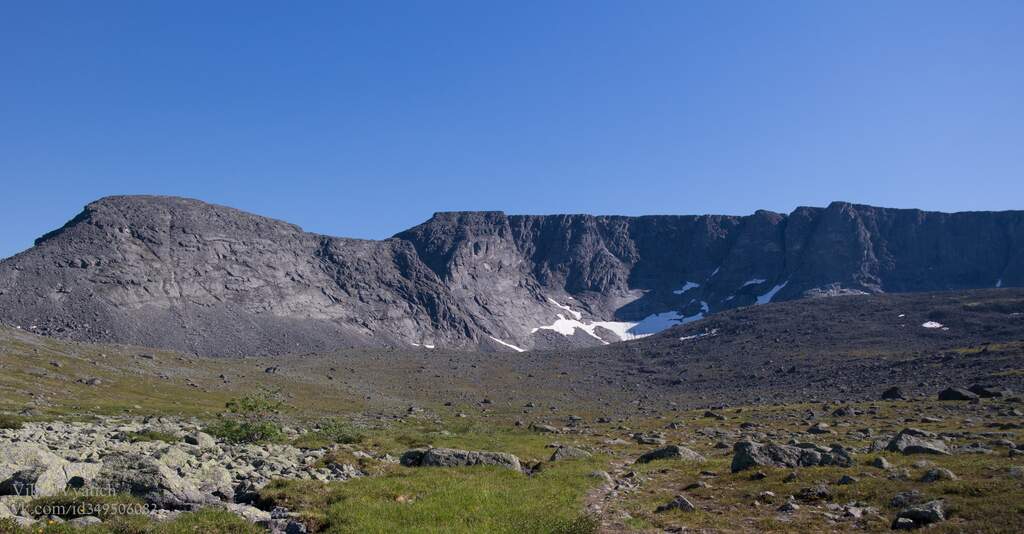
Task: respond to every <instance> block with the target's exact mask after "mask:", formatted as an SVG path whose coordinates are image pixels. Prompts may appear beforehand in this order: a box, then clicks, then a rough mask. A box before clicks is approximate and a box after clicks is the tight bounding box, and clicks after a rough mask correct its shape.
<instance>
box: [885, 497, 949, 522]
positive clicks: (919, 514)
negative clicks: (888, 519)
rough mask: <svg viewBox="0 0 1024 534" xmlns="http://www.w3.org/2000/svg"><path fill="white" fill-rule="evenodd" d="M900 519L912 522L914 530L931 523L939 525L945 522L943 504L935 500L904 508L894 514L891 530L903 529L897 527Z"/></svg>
mask: <svg viewBox="0 0 1024 534" xmlns="http://www.w3.org/2000/svg"><path fill="white" fill-rule="evenodd" d="M900 519H909V520H910V521H913V523H914V527H915V528H919V527H923V526H925V525H931V524H932V523H939V522H942V521H945V520H946V508H945V504H944V503H943V502H942V501H941V500H936V501H929V502H926V503H924V504H921V505H918V506H910V507H908V508H904V509H903V510H900V512H899V513H897V514H896V521H894V522H893V528H905V527H904V526H903V525H901V526H900V527H897V524H898V522H899V520H900ZM904 525H905V523H904Z"/></svg>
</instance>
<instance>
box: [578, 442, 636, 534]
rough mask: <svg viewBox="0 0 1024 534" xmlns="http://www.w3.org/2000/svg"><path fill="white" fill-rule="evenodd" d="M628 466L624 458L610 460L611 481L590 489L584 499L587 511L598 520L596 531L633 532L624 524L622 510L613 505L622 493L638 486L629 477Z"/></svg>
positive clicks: (611, 533)
mask: <svg viewBox="0 0 1024 534" xmlns="http://www.w3.org/2000/svg"><path fill="white" fill-rule="evenodd" d="M629 466H630V463H629V462H627V461H625V460H614V461H612V463H611V464H610V465H609V467H610V470H609V471H608V474H609V475H610V476H611V481H609V482H606V483H604V484H602V485H601V486H599V487H597V488H594V489H593V490H591V491H590V493H588V494H587V497H586V499H585V501H584V502H585V506H586V510H587V513H589V514H591V515H593V516H594V517H596V518H597V519H598V521H599V522H600V526H599V527H598V532H600V533H602V534H614V533H620V532H635V530H633V529H630V528H629V527H628V526H627V525H626V523H625V519H626V518H625V517H624V516H623V513H622V511H621V510H618V509H617V508H616V506H615V505H616V503H617V502H618V500H619V498H620V497H621V496H622V494H624V493H630V492H632V491H636V489H637V487H638V486H639V484H638V483H637V482H636V480H635V479H631V478H630V477H629V473H630V469H629Z"/></svg>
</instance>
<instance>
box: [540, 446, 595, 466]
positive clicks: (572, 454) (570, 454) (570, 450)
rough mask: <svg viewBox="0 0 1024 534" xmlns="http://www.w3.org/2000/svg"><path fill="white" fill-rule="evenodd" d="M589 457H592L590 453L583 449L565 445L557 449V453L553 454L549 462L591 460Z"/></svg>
mask: <svg viewBox="0 0 1024 534" xmlns="http://www.w3.org/2000/svg"><path fill="white" fill-rule="evenodd" d="M589 457H590V453H589V452H587V451H585V450H583V449H580V448H578V447H570V446H568V445H563V446H561V447H557V448H555V452H553V453H551V458H550V459H549V461H551V462H557V461H559V460H572V459H577V458H589Z"/></svg>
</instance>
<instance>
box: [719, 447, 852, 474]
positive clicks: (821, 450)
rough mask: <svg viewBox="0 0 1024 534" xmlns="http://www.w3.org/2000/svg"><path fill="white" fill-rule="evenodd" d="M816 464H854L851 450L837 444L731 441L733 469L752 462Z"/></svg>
mask: <svg viewBox="0 0 1024 534" xmlns="http://www.w3.org/2000/svg"><path fill="white" fill-rule="evenodd" d="M818 465H835V466H839V467H849V466H851V465H853V459H852V458H851V457H850V453H849V452H848V451H847V450H846V449H844V448H843V447H840V446H834V447H820V446H816V445H807V446H804V447H801V446H795V445H777V444H774V443H758V442H756V441H740V442H737V443H736V444H735V445H733V457H732V472H733V473H736V472H738V471H743V470H744V469H750V468H751V467H755V466H772V467H791V468H792V467H813V466H818Z"/></svg>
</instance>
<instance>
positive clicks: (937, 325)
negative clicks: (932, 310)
mask: <svg viewBox="0 0 1024 534" xmlns="http://www.w3.org/2000/svg"><path fill="white" fill-rule="evenodd" d="M921 326H923V327H925V328H942V323H937V322H935V321H928V322H926V323H921Z"/></svg>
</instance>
